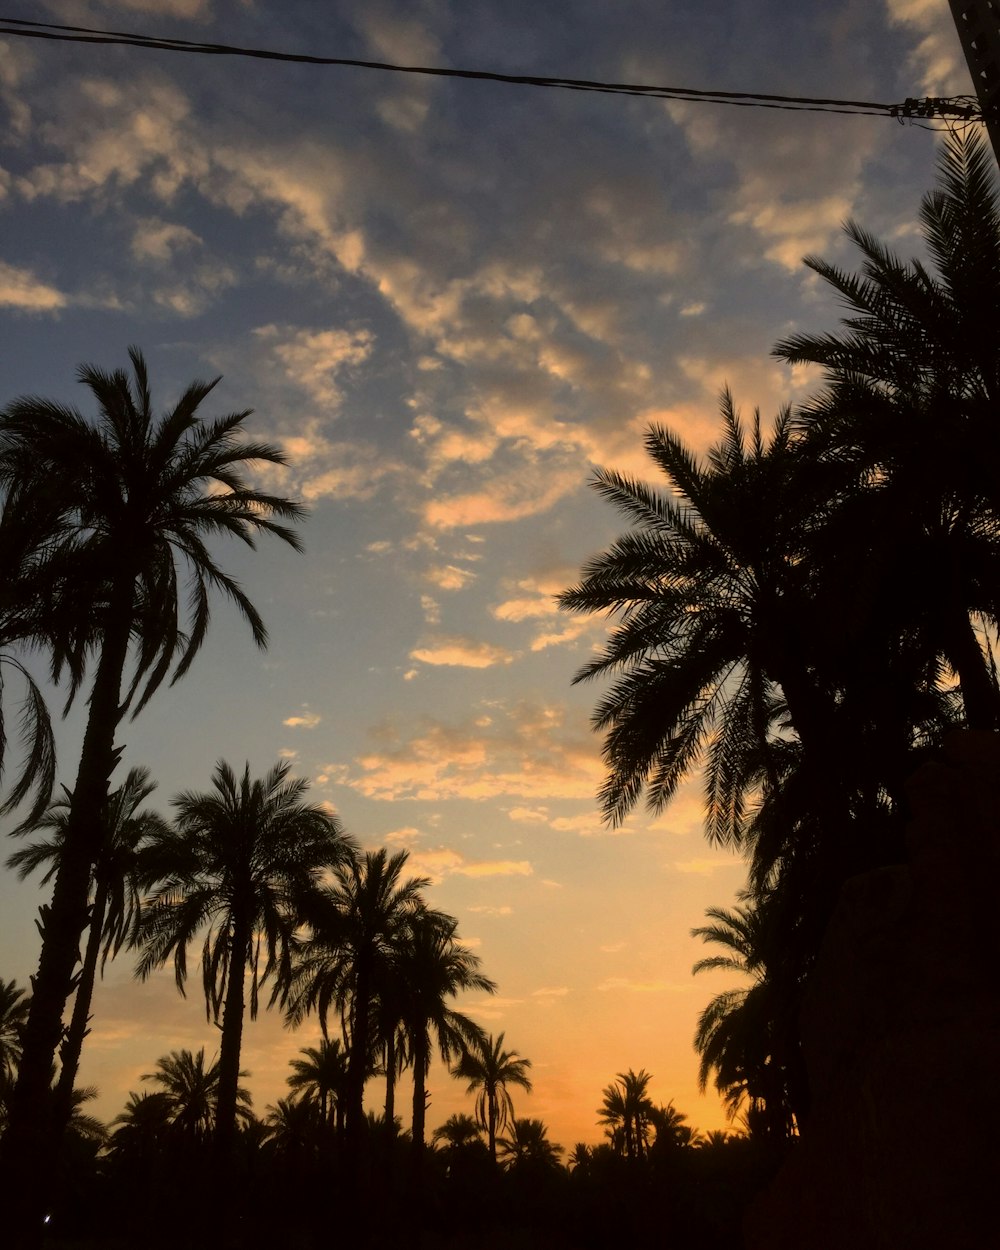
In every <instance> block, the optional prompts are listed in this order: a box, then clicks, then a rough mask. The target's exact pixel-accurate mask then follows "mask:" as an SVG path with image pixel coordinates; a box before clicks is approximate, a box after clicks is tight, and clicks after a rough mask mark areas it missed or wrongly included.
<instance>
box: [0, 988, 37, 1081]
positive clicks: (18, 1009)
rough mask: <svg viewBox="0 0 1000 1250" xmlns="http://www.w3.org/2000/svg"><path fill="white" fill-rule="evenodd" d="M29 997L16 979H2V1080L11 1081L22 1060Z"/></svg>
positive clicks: (0, 992) (0, 1076) (0, 1038)
mask: <svg viewBox="0 0 1000 1250" xmlns="http://www.w3.org/2000/svg"><path fill="white" fill-rule="evenodd" d="M29 1001H30V1000H29V999H28V997H27V995H26V992H25V991H24V990H22V989H21V987H20V986H19V985H18V983H17V982H16V981H13V980H12V981H0V1081H3V1082H5V1083H10V1082H11V1081H13V1079H14V1077H15V1076H16V1075H17V1065H18V1064H19V1063H20V1062H21V1036H22V1034H23V1032H24V1024H25V1021H26V1020H27V1019H28V1006H29Z"/></svg>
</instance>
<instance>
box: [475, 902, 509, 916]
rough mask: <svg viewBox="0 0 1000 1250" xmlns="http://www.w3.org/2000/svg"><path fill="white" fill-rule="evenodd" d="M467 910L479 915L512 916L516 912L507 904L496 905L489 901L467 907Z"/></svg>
mask: <svg viewBox="0 0 1000 1250" xmlns="http://www.w3.org/2000/svg"><path fill="white" fill-rule="evenodd" d="M465 910H466V911H468V912H472V913H473V914H474V915H477V916H512V915H513V914H514V909H513V907H508V906H507V905H506V904H503V905H502V906H499V907H494V906H490V905H489V904H488V903H481V904H479V905H478V906H476V907H467V908H466V909H465Z"/></svg>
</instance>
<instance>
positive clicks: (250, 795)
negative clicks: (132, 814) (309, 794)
mask: <svg viewBox="0 0 1000 1250" xmlns="http://www.w3.org/2000/svg"><path fill="white" fill-rule="evenodd" d="M288 771H289V765H288V764H287V763H281V764H277V765H275V767H274V768H272V769H271V771H270V772H269V773H268V774H267V775H266V776H265V777H264V778H263V779H262V780H259V781H254V780H251V777H250V768H249V765H248V766H247V767H246V768H245V769H244V772H243V775H242V777H241V778H239V779H237V777H236V775H235V773H234V772H233V770H232V769H231V768H230V766H229V765H228V764H226V763H225V762H220V763H219V764H218V765H217V766H216V769H215V774H214V777H213V783H214V789H213V790H212V791H211V792H209V793H195V792H191V791H188V792H185V793H184V794H180V795H178V796H177V798H175V799H174V800H173V805H174V807H175V808H176V810H177V820H176V824H175V826H174V827H173V828H168V829H167V830H165V831H164V832H161V833H160V834H158V835H157V836H155V837H153V838H152V839H151V840H150V842H149V845H148V847H147V849H146V851H145V852H144V867H143V872H144V875H145V878H146V880H147V882H148V883H149V884H150V885H151V886H153V885H155V886H156V890H155V893H154V894H153V895H152V897H151V898H150V900H149V902H148V906H147V907H146V908H145V911H144V915H143V921H142V926H141V929H140V933H139V939H138V940H139V941H140V942H141V943H142V945H143V948H144V949H143V952H142V955H141V957H140V959H139V963H138V967H137V972H138V975H139V976H141V977H147V976H149V974H150V973H151V972H152V971H153V970H154V969H155V968H158V967H160V966H161V965H162V964H164V963H165V962H166V961H167V960H168V959H170V958H171V957H172V958H173V963H174V973H175V979H176V982H177V988H178V989H179V990H180V991H181V993H182V994H183V993H184V985H185V982H186V980H187V948H188V944H189V943H190V941H191V940H192V939H193V938H194V937H195V935H196V934H198V933H199V932H200V931H201V930H203V929H205V928H206V926H207V932H206V936H205V941H204V946H203V949H202V987H203V989H204V993H205V1009H206V1013H207V1014H208V1015H209V1017H210V1018H214V1019H215V1020H216V1022H218V1021H219V1019H220V1016H221V1026H222V1045H221V1051H220V1056H219V1094H218V1098H219V1107H218V1117H217V1125H216V1144H217V1148H218V1151H219V1154H220V1157H222V1158H228V1157H229V1155H230V1153H231V1149H232V1144H233V1140H234V1134H235V1129H236V1113H237V1108H238V1095H237V1086H238V1076H239V1067H240V1049H241V1044H242V1038H243V1016H244V1010H245V1007H246V996H245V991H244V980H245V978H246V974H247V972H248V971H249V974H250V977H249V979H250V985H249V990H250V1003H249V1006H250V1018H251V1019H254V1018H255V1017H256V1015H257V1009H258V1005H259V995H260V989H261V986H262V985H264V984H265V982H267V981H268V980H269V979H272V980H274V982H275V983H276V986H277V987H278V988H280V986H281V985H282V984H283V983H285V982H287V980H288V979H289V976H290V972H291V959H292V951H293V948H294V945H295V932H296V929H297V928H298V926H299V925H300V923H301V921H302V916H303V911H304V908H305V907H306V904H307V900H308V896H309V894H310V892H311V891H313V890H315V889H316V888H317V887H318V883H319V879H320V876H321V874H322V873H323V872H325V871H329V869H330V868H332V867H333V866H334V865H336V864H338V863H339V862H340V861H341V860H342V859H343V858H344V857H345V856H347V855H349V854H350V851H351V845H350V842H349V840H348V839H347V838H345V836H344V834H343V832H342V830H341V828H340V824H339V822H338V821H337V820H336V818H335V817H334V816H333V815H331V813H330V812H329V811H328V810H327V809H326V808H324V807H321V806H318V805H309V804H307V803H305V802H304V801H303V795H304V793H305V791H306V789H307V787H308V783H307V782H306V781H304V780H290V779H289V777H288ZM272 1001H273V999H272Z"/></svg>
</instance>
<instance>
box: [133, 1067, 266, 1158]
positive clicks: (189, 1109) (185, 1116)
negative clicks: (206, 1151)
mask: <svg viewBox="0 0 1000 1250" xmlns="http://www.w3.org/2000/svg"><path fill="white" fill-rule="evenodd" d="M239 1075H240V1076H246V1075H247V1073H246V1072H241V1073H240V1074H239ZM142 1079H143V1080H144V1081H152V1082H153V1084H154V1085H158V1086H159V1087H160V1089H159V1093H160V1094H162V1096H163V1103H162V1107H165V1108H166V1111H167V1115H168V1119H169V1123H170V1125H171V1127H172V1128H173V1130H174V1131H175V1132H176V1133H179V1134H180V1135H181V1136H182V1137H184V1138H185V1139H186V1140H188V1141H190V1142H204V1141H207V1140H208V1138H209V1137H210V1136H211V1135H212V1132H213V1130H214V1128H215V1122H216V1117H217V1112H218V1106H219V1091H220V1084H221V1081H220V1064H219V1061H218V1060H215V1061H214V1062H213V1063H211V1064H210V1065H208V1066H206V1064H205V1048H204V1047H202V1048H201V1049H200V1050H199V1051H198V1052H197V1054H192V1052H191V1051H190V1050H172V1051H171V1052H170V1054H169V1055H163V1056H162V1057H161V1058H159V1059H157V1061H156V1069H155V1071H153V1072H144V1073H143V1075H142ZM250 1104H251V1098H250V1094H249V1093H248V1092H247V1090H245V1089H243V1087H242V1086H237V1090H236V1105H237V1109H238V1112H239V1113H240V1114H244V1113H245V1112H246V1111H248V1110H249V1108H250ZM147 1110H149V1111H151V1112H152V1111H153V1110H154V1109H153V1108H147ZM134 1111H135V1108H134V1107H133V1112H134Z"/></svg>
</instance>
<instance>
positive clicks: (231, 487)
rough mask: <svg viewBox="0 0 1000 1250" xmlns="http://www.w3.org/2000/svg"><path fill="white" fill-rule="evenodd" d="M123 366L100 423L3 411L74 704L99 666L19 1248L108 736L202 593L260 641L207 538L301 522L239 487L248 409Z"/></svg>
mask: <svg viewBox="0 0 1000 1250" xmlns="http://www.w3.org/2000/svg"><path fill="white" fill-rule="evenodd" d="M129 356H130V359H131V363H132V377H131V378H130V377H129V376H128V375H127V374H126V373H125V372H124V371H123V370H118V371H115V372H114V373H105V372H103V371H102V370H100V369H97V368H95V367H93V366H90V365H84V366H82V367H81V369H80V374H79V376H80V380H81V381H82V382H83V383H84V384H85V385H86V386H87V387H88V389H89V390H90V392H91V393H92V395H93V396H94V398H95V399H96V401H97V405H98V415H97V418H96V420H89V419H87V418H86V417H84V416H83V415H82V414H81V413H79V412H78V411H76V410H75V409H73V408H68V407H64V406H62V405H58V404H54V403H51V402H49V401H46V400H43V399H37V398H33V397H27V398H22V399H19V400H15V401H14V402H13V403H12V404H11V405H9V406H8V408H7V409H6V410H5V411H4V412H3V413H2V414H0V486H2V487H3V488H4V490H5V492H6V496H7V499H8V502H9V500H10V499H11V498H15V499H17V500H19V501H23V502H24V503H25V505H26V506H28V507H29V508H31V509H35V508H36V507H37V509H38V510H40V511H41V512H42V513H43V514H44V515H50V514H51V513H52V512H53V511H55V513H56V515H55V517H54V518H53V528H54V529H55V530H56V531H57V532H58V538H59V553H60V557H61V561H62V565H61V567H62V568H63V569H64V570H66V571H67V576H66V577H65V580H64V585H63V588H62V589H61V591H60V593H61V594H62V596H63V601H64V602H65V601H67V600H68V601H70V602H71V603H72V606H73V608H74V613H73V615H74V619H75V620H76V621H77V625H76V627H75V629H74V630H71V631H70V633H69V635H68V640H67V642H66V645H65V646H64V647H63V648H61V650H60V653H59V654H60V656H62V657H63V658H65V657H67V656H68V657H69V658H68V659H67V660H66V664H67V665H68V668H69V672H70V677H71V691H70V697H71V698H72V697H73V695H74V694H75V693H76V692H77V690H78V689H79V686H80V682H81V680H82V674H83V670H84V663H85V661H86V660H87V659H88V658H91V657H92V658H93V661H94V664H95V674H94V680H93V685H92V687H91V692H90V697H89V712H88V717H87V727H86V731H85V734H84V740H83V748H82V751H81V756H80V764H79V768H78V771H77V776H76V782H75V784H74V786H73V802H72V807H71V810H70V815H69V823H68V827H67V837H66V853H65V854H64V855H63V856H62V857H61V859H60V864H59V869H58V871H57V874H56V880H55V885H54V889H53V896H52V902H51V904H50V906H49V907H48V909H47V910H46V911H45V912H44V913H43V915H42V920H41V928H42V950H41V955H40V958H39V966H38V972H37V973H36V975H35V978H34V982H33V984H34V992H33V995H32V1006H31V1012H30V1015H29V1018H28V1024H27V1028H26V1031H25V1039H24V1056H23V1060H22V1063H21V1067H20V1071H19V1075H18V1082H17V1087H16V1089H15V1094H14V1099H13V1107H12V1113H11V1124H10V1128H9V1130H8V1133H7V1135H6V1140H5V1143H4V1144H5V1152H6V1156H7V1159H8V1162H9V1164H10V1166H11V1167H12V1168H13V1169H14V1173H15V1175H14V1176H13V1177H12V1178H11V1179H12V1182H13V1183H12V1191H13V1192H14V1193H15V1207H16V1210H15V1211H14V1213H13V1216H12V1219H13V1225H14V1227H15V1228H16V1230H17V1235H18V1236H21V1237H22V1239H23V1240H24V1241H25V1243H26V1244H27V1243H29V1242H30V1241H31V1239H32V1238H34V1237H36V1235H37V1234H36V1231H35V1230H37V1228H38V1227H39V1226H40V1225H39V1223H38V1217H39V1214H40V1208H41V1204H42V1202H43V1198H44V1191H43V1189H42V1188H40V1187H43V1186H44V1184H45V1181H44V1172H45V1169H44V1167H43V1166H42V1156H43V1153H44V1151H45V1148H46V1137H47V1126H46V1125H45V1124H43V1123H40V1122H39V1118H38V1116H37V1114H36V1111H37V1107H38V1106H39V1105H41V1103H42V1100H43V1099H44V1097H45V1094H46V1090H47V1087H48V1082H49V1074H50V1072H51V1069H52V1063H53V1059H54V1057H55V1052H56V1047H57V1046H58V1043H59V1039H60V1033H61V1027H62V1015H63V1011H64V1009H65V1005H66V1000H67V999H68V997H69V995H70V993H71V991H72V987H73V970H74V967H75V965H76V963H77V961H78V959H79V946H80V937H81V934H82V933H83V931H84V929H85V927H86V924H87V918H88V895H89V890H90V882H91V873H92V868H93V864H94V862H95V860H96V859H97V855H98V852H99V829H100V825H101V812H102V808H103V804H104V800H105V798H106V795H107V787H108V780H109V778H110V776H111V773H112V771H113V769H114V767H115V765H116V763H117V760H118V755H119V752H117V751H116V750H115V745H114V743H115V736H116V733H117V730H118V726H119V724H120V722H121V720H122V718H123V716H124V715H125V713H126V712H127V711H128V710H129V709H130V708H131V710H132V714H133V715H137V714H138V712H139V711H141V709H142V708H143V706H144V705H145V703H146V702H147V701H148V699H149V698H150V697H151V696H152V694H153V693H154V692H155V690H156V689H157V688H158V687H159V686H160V685H161V684H162V682H163V681H164V680H165V679H166V678H167V677H168V676H171V680H173V681H176V680H178V679H179V678H181V677H182V676H183V675H184V674H185V673H186V672H187V670H188V668H189V667H190V665H191V663H192V661H193V660H194V657H195V655H196V654H197V652H198V650H199V649H200V647H201V644H202V642H203V641H204V639H205V636H206V634H207V631H208V625H209V614H210V604H211V598H212V594H213V593H216V592H221V593H222V594H223V595H225V596H226V598H228V599H229V600H230V601H231V602H232V603H234V604H235V606H236V607H237V609H238V611H239V612H240V613H241V615H242V616H243V617H244V618H245V619H246V621H247V622H248V624H249V625H250V628H251V632H252V634H253V637H254V640H255V642H257V644H258V645H259V646H264V645H265V643H266V640H267V634H266V631H265V629H264V625H263V622H262V621H261V619H260V615H259V613H258V612H257V610H256V608H254V606H253V604H252V603H251V602H250V600H249V599H248V597H247V596H246V594H245V593H244V591H243V590H242V589H241V588H240V586H239V585H238V584H237V583H236V582H235V581H234V580H233V578H231V577H230V576H229V575H228V574H226V573H225V572H224V571H223V569H222V568H221V567H220V566H219V565H218V564H217V563H216V561H215V559H214V558H213V556H212V555H211V553H210V552H209V550H208V548H207V546H206V544H205V539H206V537H209V536H211V537H216V536H221V535H228V536H231V537H234V538H238V539H240V540H241V541H243V542H245V543H247V544H249V545H250V546H251V547H252V546H254V539H255V536H256V535H257V534H260V533H265V534H272V535H274V536H275V537H277V538H280V539H281V540H282V541H284V542H287V543H289V544H290V545H291V546H293V547H296V548H297V547H298V546H299V540H298V538H297V536H296V535H295V533H294V532H293V531H292V530H291V529H289V528H288V527H287V525H285V524H282V521H285V520H289V521H294V520H297V519H298V518H299V517H300V516H301V515H302V509H301V507H300V506H299V505H298V504H295V503H292V502H291V501H289V500H287V499H283V498H280V497H278V496H275V495H270V494H267V493H265V492H262V491H260V490H257V489H255V488H254V487H253V486H251V485H250V483H249V481H248V479H247V476H246V470H247V468H248V467H249V466H250V465H252V464H253V463H255V462H259V461H264V462H267V463H271V464H281V463H284V456H283V455H282V453H281V452H280V451H278V449H277V448H275V447H272V446H271V445H269V444H267V443H255V442H250V441H246V440H244V439H243V438H242V429H243V424H244V422H245V420H246V418H247V416H249V413H248V412H239V413H233V414H230V415H229V416H225V417H221V418H219V419H217V420H214V421H203V420H201V419H200V418H199V417H198V415H197V411H198V408H199V406H200V405H201V403H202V402H203V401H204V400H205V398H206V397H207V396H208V395H209V393H210V392H211V391H212V389H213V388H214V386H215V385H216V382H217V381H218V379H216V381H215V382H210V383H205V382H195V383H193V384H192V385H191V386H189V387H188V388H187V390H186V391H185V392H184V394H183V395H182V396H181V398H180V400H179V401H178V402H177V403H176V404H175V405H174V407H173V408H172V409H171V410H170V411H168V412H167V413H166V414H165V415H164V416H162V417H159V418H158V417H156V416H154V413H153V407H152V398H151V395H150V390H149V378H148V373H147V369H146V364H145V361H144V360H143V357H142V354H141V353H140V352H139V351H138V349H137V348H132V349H130V352H129ZM275 518H278V519H275ZM70 569H71V570H72V577H70V576H69V575H68V571H69V570H70ZM133 642H134V646H132V644H133ZM130 653H131V656H132V662H131V673H130V676H128V678H127V679H126V672H127V670H128V669H129V656H130ZM58 658H59V656H57V659H58ZM58 667H59V665H58V664H57V669H58ZM56 675H57V676H58V671H57V674H56Z"/></svg>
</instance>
